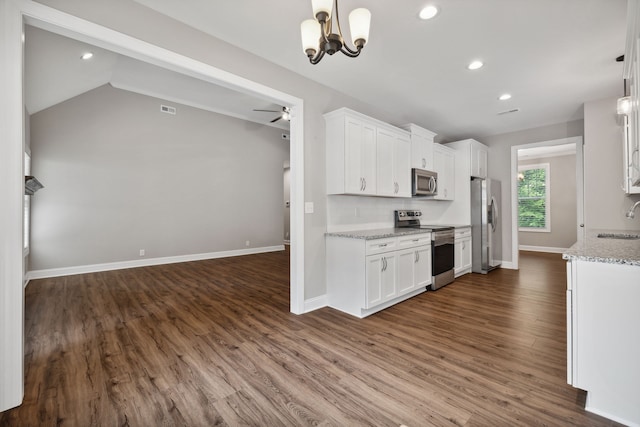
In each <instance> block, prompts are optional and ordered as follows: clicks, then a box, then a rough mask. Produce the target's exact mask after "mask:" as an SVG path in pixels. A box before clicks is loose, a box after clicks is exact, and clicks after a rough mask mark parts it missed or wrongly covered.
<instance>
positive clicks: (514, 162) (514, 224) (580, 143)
mask: <svg viewBox="0 0 640 427" xmlns="http://www.w3.org/2000/svg"><path fill="white" fill-rule="evenodd" d="M563 144H575V145H576V191H577V194H576V206H577V208H576V218H577V238H578V241H581V240H582V239H583V238H584V139H583V137H581V136H572V137H569V138H560V139H553V140H550V141H541V142H534V143H530V144H523V145H513V146H511V260H512V268H513V269H515V270H517V269H518V263H519V249H518V246H519V238H518V150H521V149H523V148H535V147H548V146H553V145H563Z"/></svg>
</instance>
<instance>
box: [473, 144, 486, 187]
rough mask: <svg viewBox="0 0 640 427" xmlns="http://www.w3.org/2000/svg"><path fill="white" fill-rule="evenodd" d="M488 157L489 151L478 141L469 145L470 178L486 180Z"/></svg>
mask: <svg viewBox="0 0 640 427" xmlns="http://www.w3.org/2000/svg"><path fill="white" fill-rule="evenodd" d="M488 157H489V149H488V148H487V147H486V146H485V145H483V144H481V143H479V142H478V141H473V143H472V144H471V176H473V177H476V178H485V179H486V178H487V159H488Z"/></svg>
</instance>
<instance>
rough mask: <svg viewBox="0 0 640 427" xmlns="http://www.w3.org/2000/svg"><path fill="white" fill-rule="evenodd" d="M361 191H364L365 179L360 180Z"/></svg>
mask: <svg viewBox="0 0 640 427" xmlns="http://www.w3.org/2000/svg"><path fill="white" fill-rule="evenodd" d="M360 191H364V178H360Z"/></svg>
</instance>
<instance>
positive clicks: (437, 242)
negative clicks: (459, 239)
mask: <svg viewBox="0 0 640 427" xmlns="http://www.w3.org/2000/svg"><path fill="white" fill-rule="evenodd" d="M432 243H433V247H434V248H437V247H438V246H444V245H453V244H454V239H453V238H451V239H449V238H446V239H438V240H434V241H433V242H432Z"/></svg>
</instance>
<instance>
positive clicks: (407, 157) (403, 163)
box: [393, 136, 411, 197]
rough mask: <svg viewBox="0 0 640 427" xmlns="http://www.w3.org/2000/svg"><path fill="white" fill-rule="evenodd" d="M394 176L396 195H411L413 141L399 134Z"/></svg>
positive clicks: (395, 151) (396, 144)
mask: <svg viewBox="0 0 640 427" xmlns="http://www.w3.org/2000/svg"><path fill="white" fill-rule="evenodd" d="M393 176H394V181H395V185H396V192H395V196H396V197H411V141H410V140H409V139H408V138H406V137H404V136H397V137H396V142H395V146H394V152H393Z"/></svg>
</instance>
